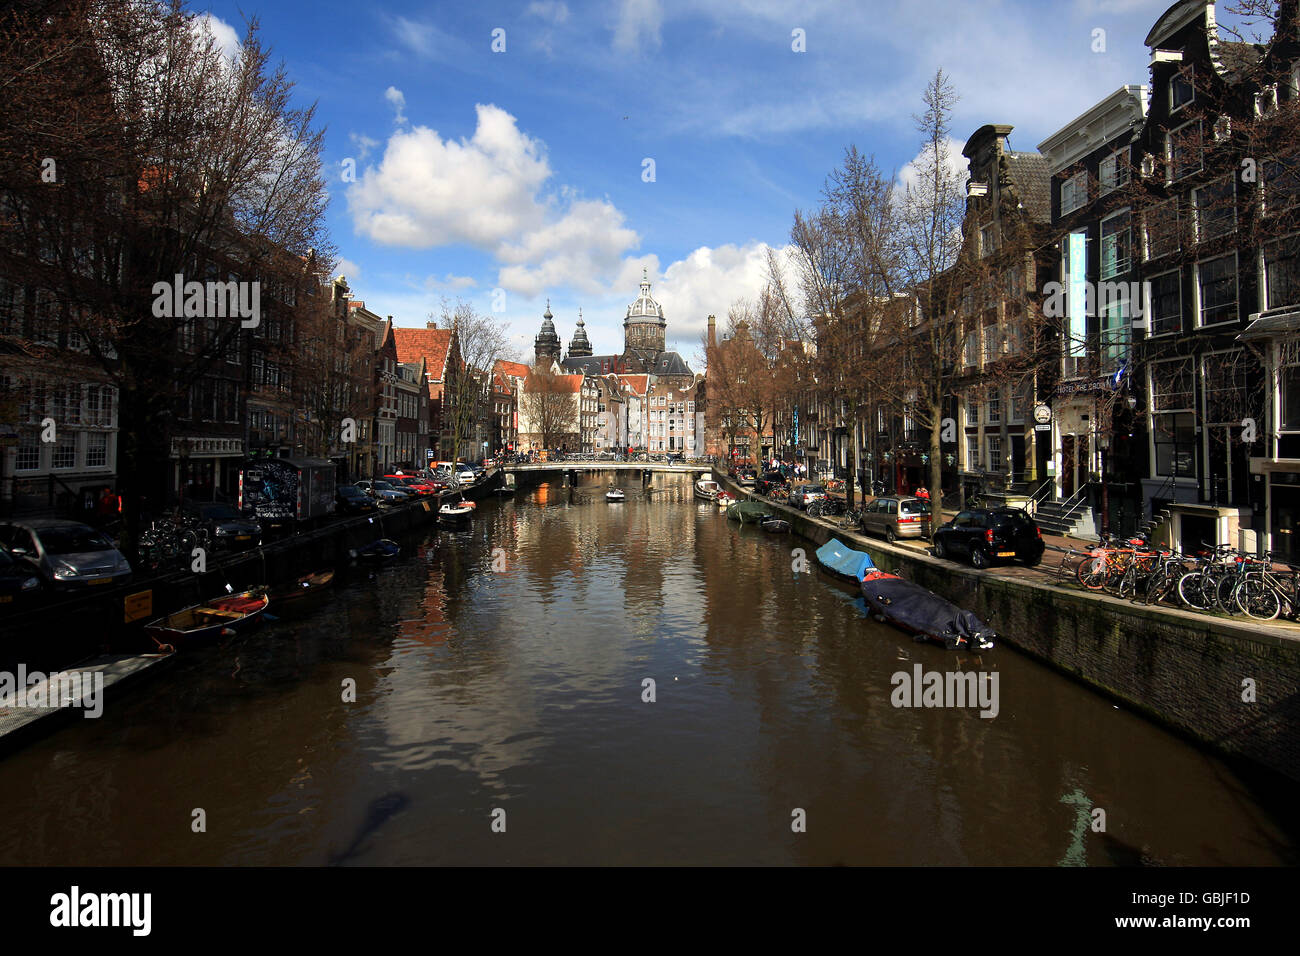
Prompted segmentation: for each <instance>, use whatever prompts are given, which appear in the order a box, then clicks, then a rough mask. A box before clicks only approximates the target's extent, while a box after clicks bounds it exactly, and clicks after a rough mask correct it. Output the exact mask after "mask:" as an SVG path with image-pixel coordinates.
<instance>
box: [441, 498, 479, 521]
mask: <svg viewBox="0 0 1300 956" xmlns="http://www.w3.org/2000/svg"><path fill="white" fill-rule="evenodd" d="M473 514H474V506H473V502H470V501H457V502H449V503H447V504H445V505H443V506H442V507H441V508H439V509H438V520H439V521H444V522H448V523H453V524H459V523H464V522H466V521H468V520H469V519H470V518H471V517H472V516H473Z"/></svg>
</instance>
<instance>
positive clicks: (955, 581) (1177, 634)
mask: <svg viewBox="0 0 1300 956" xmlns="http://www.w3.org/2000/svg"><path fill="white" fill-rule="evenodd" d="M737 492H739V496H740V497H741V498H744V497H748V495H747V494H746V493H745V492H744V490H743V489H737V488H735V487H734V486H733V488H732V493H733V494H736V493H737ZM777 507H778V506H773V509H774V510H777ZM780 510H781V511H782V516H783V517H785V518H787V519H788V520H789V521H790V526H791V530H792V531H794V532H796V533H797V534H799V535H802V536H803V537H804V538H807V539H809V540H810V541H812V542H813V543H814V544H816V545H817V546H818V547H820V546H821V545H823V544H825V543H826V542H827V541H829V540H830V539H831V538H833V537H837V538H839V539H840V540H841V541H844V542H845V543H846V544H848V545H849V546H850V547H853V548H855V549H857V550H859V551H865V552H867V553H868V554H870V555H871V559H872V561H874V562H875V563H876V564H877V566H879V567H881V568H884V569H886V570H889V571H893V570H895V569H898V570H899V573H901V574H902V576H904V577H906V578H907V579H909V580H911V581H915V582H917V583H918V584H921V585H923V586H924V587H926V588H929V589H930V590H931V591H933V592H934V593H935V594H939V595H942V596H943V597H945V598H947V599H948V600H950V601H952V602H953V603H955V604H958V605H960V606H961V607H964V608H969V609H970V610H972V611H974V612H975V613H976V614H977V615H979V616H980V617H981V618H983V619H984V620H986V621H988V622H989V623H990V624H992V625H993V627H994V628H995V629H996V630H997V632H998V635H999V637H1000V638H1001V641H1002V642H1003V643H1004V644H1008V645H1011V646H1013V647H1015V648H1017V649H1018V650H1021V651H1024V652H1025V653H1027V654H1030V655H1031V656H1033V657H1036V658H1038V659H1039V660H1041V661H1043V662H1045V663H1047V664H1050V665H1051V666H1052V667H1055V668H1056V669H1057V670H1059V671H1062V672H1063V673H1065V674H1068V675H1070V676H1071V677H1074V678H1076V679H1077V680H1080V681H1082V682H1083V683H1085V684H1088V685H1090V686H1092V687H1094V688H1096V689H1097V690H1101V691H1103V692H1105V693H1106V694H1109V695H1111V696H1112V697H1114V698H1115V699H1117V700H1120V701H1122V702H1124V704H1126V705H1127V706H1128V707H1130V708H1132V709H1133V710H1135V711H1137V712H1139V713H1142V714H1143V715H1145V716H1147V717H1149V718H1151V719H1153V720H1156V721H1158V722H1160V723H1162V724H1165V725H1166V726H1168V727H1170V728H1172V729H1174V730H1176V731H1178V732H1180V733H1182V734H1185V735H1187V736H1189V737H1191V738H1193V739H1195V740H1197V741H1199V742H1201V743H1203V744H1206V745H1209V746H1210V747H1212V748H1214V749H1216V750H1218V751H1220V752H1221V753H1223V754H1226V755H1230V756H1235V757H1244V758H1247V759H1249V760H1251V761H1254V762H1256V763H1259V764H1262V765H1264V766H1266V767H1269V768H1271V769H1273V770H1276V771H1278V772H1280V773H1282V774H1284V775H1285V776H1287V777H1290V778H1291V779H1293V780H1300V638H1297V637H1294V636H1290V635H1292V634H1294V633H1295V632H1293V631H1290V630H1288V629H1283V628H1279V627H1274V626H1269V625H1261V624H1253V623H1238V622H1236V621H1232V620H1227V619H1224V618H1217V617H1211V616H1209V615H1206V614H1196V613H1192V612H1190V611H1181V610H1177V609H1173V608H1170V609H1163V608H1162V609H1156V608H1149V607H1146V606H1144V605H1136V604H1131V603H1129V602H1128V601H1121V600H1118V599H1116V598H1112V597H1110V596H1109V595H1105V594H1094V593H1092V592H1089V591H1084V590H1082V589H1080V588H1076V587H1070V586H1064V587H1062V586H1057V585H1052V584H1049V583H1046V582H1043V583H1039V582H1036V581H1029V580H1020V579H1008V578H1005V577H998V576H996V575H991V574H986V573H981V572H979V571H976V570H975V569H974V568H971V567H966V566H962V565H958V564H955V563H953V562H951V561H940V560H939V559H937V558H934V557H931V556H930V555H928V554H925V553H924V552H920V551H915V550H912V549H909V548H903V547H894V546H891V545H889V544H886V543H885V542H884V541H881V540H878V539H875V538H864V537H861V536H858V535H849V534H846V533H844V532H841V531H837V530H835V529H834V528H832V527H829V526H827V525H825V524H823V523H821V522H819V521H815V520H813V519H811V518H809V517H807V516H806V515H805V514H803V513H802V512H799V511H796V510H794V509H792V508H781V509H780ZM809 558H810V559H812V555H811V554H810V555H809ZM1246 680H1251V681H1254V685H1255V696H1256V700H1255V702H1254V703H1247V702H1245V701H1243V700H1242V694H1243V691H1244V687H1243V681H1246Z"/></svg>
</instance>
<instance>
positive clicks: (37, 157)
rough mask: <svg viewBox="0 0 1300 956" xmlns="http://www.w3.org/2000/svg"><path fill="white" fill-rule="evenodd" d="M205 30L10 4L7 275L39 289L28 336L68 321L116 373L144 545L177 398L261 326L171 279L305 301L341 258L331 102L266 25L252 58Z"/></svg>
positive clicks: (0, 119)
mask: <svg viewBox="0 0 1300 956" xmlns="http://www.w3.org/2000/svg"><path fill="white" fill-rule="evenodd" d="M200 27H201V21H199V20H198V19H197V18H196V17H195V15H193V14H191V13H189V12H188V11H186V10H184V9H183V8H182V6H181V5H180V3H179V2H170V3H162V2H157V0H115V2H110V0H102V2H101V0H69V2H66V3H49V2H38V3H33V4H25V5H15V6H9V7H7V9H6V12H5V13H4V14H3V15H0V49H2V50H3V51H4V55H3V57H2V58H0V64H2V65H0V89H3V90H4V96H2V97H0V183H2V184H3V186H0V274H3V275H4V276H6V277H7V278H8V279H9V280H10V281H11V282H13V283H14V284H16V285H17V286H19V287H20V288H22V289H23V290H25V296H26V299H25V301H24V303H23V307H22V309H21V310H19V311H20V315H21V318H20V320H19V321H18V322H16V323H15V325H17V326H18V327H19V328H20V329H21V331H19V332H18V333H17V334H16V335H15V336H14V337H15V338H18V339H24V338H25V339H27V340H33V339H37V338H42V337H43V338H45V339H48V334H47V332H46V330H45V329H43V328H42V327H41V326H42V323H52V326H51V327H53V328H57V336H58V340H59V341H60V342H61V343H64V344H66V343H68V342H69V341H70V340H72V339H75V340H76V341H77V342H78V345H79V346H83V345H84V349H85V353H86V354H87V355H88V356H89V357H90V358H91V359H92V360H93V361H94V362H95V363H97V364H98V365H99V366H100V367H101V369H102V370H103V373H104V374H105V375H106V376H107V377H108V378H109V379H110V380H111V381H112V383H113V384H114V385H115V387H116V388H117V392H118V401H119V423H120V432H119V435H120V447H119V460H118V474H119V483H120V486H121V488H122V490H123V492H124V493H123V504H124V510H125V515H124V517H125V518H126V529H125V531H126V538H127V542H126V544H127V547H128V549H129V548H130V547H131V546H132V544H133V542H134V531H135V529H136V527H137V524H138V515H139V508H140V503H141V499H142V498H148V499H149V501H150V502H152V503H154V504H157V503H158V502H160V501H161V500H162V498H163V496H164V490H165V488H166V474H165V471H164V470H163V469H162V468H160V467H159V463H160V462H165V461H167V459H168V453H169V446H170V439H171V437H173V436H174V435H175V434H176V426H175V411H174V410H175V409H176V408H177V406H178V405H179V404H180V401H181V399H182V397H183V396H184V393H185V391H186V390H187V389H188V388H189V386H190V384H191V382H193V381H194V380H196V379H198V378H199V377H201V376H202V375H204V373H205V372H207V371H208V370H209V369H210V368H211V367H212V366H213V364H214V363H216V362H217V360H218V359H219V358H220V357H223V356H228V355H230V354H232V349H234V350H240V346H241V344H242V342H241V337H242V336H244V335H246V334H247V332H248V329H249V328H250V327H251V326H249V325H246V324H245V322H244V320H243V319H242V318H240V319H233V318H232V317H231V316H230V315H229V314H228V312H227V311H226V309H225V308H224V307H220V308H214V305H217V304H216V303H214V302H213V298H212V295H211V292H210V291H209V293H208V295H207V296H206V297H205V296H203V295H199V296H195V297H191V296H189V295H188V294H187V295H186V297H185V305H184V308H183V309H181V310H174V309H171V308H167V307H166V306H167V301H166V299H165V298H164V296H163V295H162V294H161V293H160V292H159V291H158V287H159V284H160V283H162V284H165V285H167V286H170V285H172V284H173V283H174V282H178V283H179V284H182V285H184V284H186V283H189V282H192V281H197V282H204V281H205V280H206V281H208V282H211V281H213V280H218V281H220V282H222V283H224V282H226V281H227V280H237V283H236V284H238V283H247V284H253V283H256V284H257V285H253V286H251V288H252V289H256V288H258V287H259V286H260V289H261V294H262V295H263V296H264V297H265V298H266V299H275V300H278V301H279V302H281V304H287V301H288V300H291V299H292V298H293V290H295V289H296V288H298V287H299V285H300V284H301V283H303V282H304V281H310V282H313V283H317V284H319V281H320V279H321V278H322V277H321V276H312V277H311V278H310V279H309V280H305V279H304V276H303V258H302V257H304V256H308V252H309V250H311V249H314V250H315V251H316V256H314V257H309V258H314V259H315V260H316V261H318V262H320V263H321V264H322V265H324V264H327V263H328V262H329V261H331V260H332V258H333V256H332V249H331V248H330V246H329V242H328V238H327V236H326V233H325V219H324V214H325V206H326V203H327V197H326V194H325V184H324V181H323V179H322V175H321V159H320V154H321V149H322V145H323V141H322V133H321V132H320V131H319V130H317V129H315V128H314V122H315V117H314V108H310V107H309V108H306V109H300V108H297V107H295V106H294V105H292V102H291V97H292V91H293V85H292V83H291V82H290V81H289V80H288V79H287V77H286V75H285V73H284V70H283V68H272V67H271V65H270V54H269V52H268V51H267V50H266V49H265V48H264V47H263V45H262V43H261V41H260V38H259V36H258V28H257V22H256V21H255V20H253V21H250V22H249V24H248V28H247V30H246V32H245V34H244V37H243V41H242V44H241V47H240V50H239V54H238V56H237V57H236V58H234V59H233V60H232V59H230V58H228V57H227V56H226V55H225V53H224V52H223V50H222V49H221V48H220V46H218V44H217V43H216V41H215V39H214V38H213V36H212V34H211V33H210V32H208V31H205V30H203V29H201V28H200ZM176 276H180V277H181V279H180V280H176V279H175V277H176ZM208 288H209V290H210V288H211V287H208ZM246 288H247V287H246ZM38 291H39V293H40V295H42V296H45V299H44V301H39V302H38ZM252 294H253V293H251V291H250V294H249V298H250V299H251V298H252ZM176 298H177V299H179V298H180V294H179V293H177V295H176ZM220 305H221V306H224V303H220ZM178 311H179V314H177V312H178ZM11 331H12V330H11ZM241 351H246V350H241Z"/></svg>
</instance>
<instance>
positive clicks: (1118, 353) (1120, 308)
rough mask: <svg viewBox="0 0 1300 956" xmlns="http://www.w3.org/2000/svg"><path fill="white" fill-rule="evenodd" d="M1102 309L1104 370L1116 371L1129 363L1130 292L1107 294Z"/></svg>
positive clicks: (1130, 330) (1101, 342) (1130, 329)
mask: <svg viewBox="0 0 1300 956" xmlns="http://www.w3.org/2000/svg"><path fill="white" fill-rule="evenodd" d="M1106 300H1107V301H1104V302H1103V303H1102V311H1101V341H1100V345H1101V361H1102V371H1103V372H1107V373H1109V372H1114V371H1116V370H1117V369H1119V368H1121V367H1122V366H1124V365H1126V364H1128V355H1129V343H1130V341H1131V337H1132V332H1133V326H1132V318H1131V315H1130V309H1129V301H1128V293H1127V292H1122V293H1121V294H1120V295H1118V296H1115V297H1113V298H1112V297H1110V296H1106Z"/></svg>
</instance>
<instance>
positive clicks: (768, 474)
mask: <svg viewBox="0 0 1300 956" xmlns="http://www.w3.org/2000/svg"><path fill="white" fill-rule="evenodd" d="M783 484H785V475H783V474H781V473H780V472H779V471H765V472H763V476H762V477H761V478H759V479H758V481H756V482H755V483H754V490H755V491H757V492H758V493H759V494H760V495H768V494H771V493H772V489H773V488H775V487H777V486H778V485H783Z"/></svg>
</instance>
